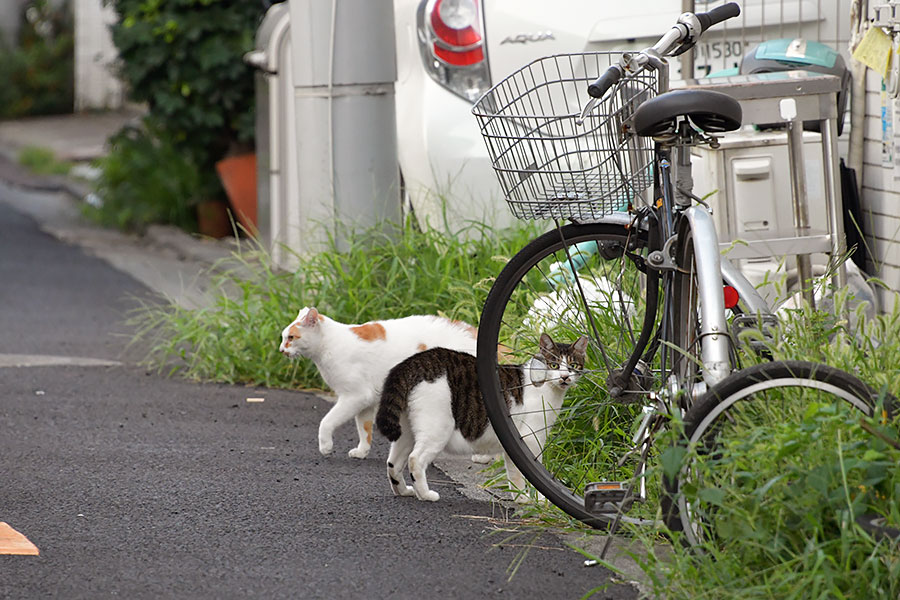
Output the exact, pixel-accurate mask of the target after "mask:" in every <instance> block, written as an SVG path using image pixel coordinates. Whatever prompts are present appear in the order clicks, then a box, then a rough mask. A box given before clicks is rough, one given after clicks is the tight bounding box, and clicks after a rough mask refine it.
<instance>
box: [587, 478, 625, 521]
mask: <svg viewBox="0 0 900 600" xmlns="http://www.w3.org/2000/svg"><path fill="white" fill-rule="evenodd" d="M627 495H628V485H627V484H626V482H623V481H598V482H595V483H589V484H587V485H586V486H585V487H584V508H585V510H587V511H589V512H593V513H608V512H615V511H616V510H617V508H616V505H619V504H621V503H622V501H623V500H625V497H626V496H627ZM607 505H613V506H612V507H609V506H607ZM610 508H612V511H611V510H610Z"/></svg>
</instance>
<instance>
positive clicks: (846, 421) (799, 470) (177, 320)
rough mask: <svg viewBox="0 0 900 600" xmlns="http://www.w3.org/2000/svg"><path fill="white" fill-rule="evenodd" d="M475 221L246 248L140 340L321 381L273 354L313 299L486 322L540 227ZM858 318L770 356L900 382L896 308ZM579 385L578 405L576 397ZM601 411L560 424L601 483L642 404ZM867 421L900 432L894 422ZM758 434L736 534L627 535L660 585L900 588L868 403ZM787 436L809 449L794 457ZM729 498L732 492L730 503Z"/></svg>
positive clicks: (892, 477)
mask: <svg viewBox="0 0 900 600" xmlns="http://www.w3.org/2000/svg"><path fill="white" fill-rule="evenodd" d="M469 233H470V234H471V235H470V236H468V237H466V236H460V237H457V236H447V235H444V234H441V233H439V232H436V231H433V230H428V231H425V232H421V231H418V230H417V228H415V227H413V226H412V225H410V224H406V225H405V226H403V227H402V228H400V229H399V230H398V231H396V232H395V233H393V234H392V235H386V234H384V233H378V232H375V231H372V232H368V233H364V234H359V235H354V236H349V237H348V240H349V241H348V242H346V248H345V249H341V250H339V249H338V247H337V245H336V244H332V247H331V248H330V249H329V250H328V251H327V252H323V253H320V254H316V255H312V256H308V257H297V260H298V262H299V267H298V268H297V269H296V271H294V272H289V273H288V272H283V271H278V270H276V269H274V268H273V267H272V266H271V261H270V260H269V258H268V256H267V255H266V254H265V253H262V252H252V253H245V254H241V255H236V256H235V257H234V258H233V259H232V260H231V261H230V262H229V263H227V264H223V265H219V270H218V271H217V272H218V273H219V274H218V275H217V283H218V285H219V286H220V287H221V288H222V289H223V290H224V289H227V290H229V293H228V294H224V293H223V294H222V295H221V296H220V297H219V298H218V299H217V301H216V303H215V304H214V305H213V306H210V307H208V308H203V309H198V310H185V309H181V308H178V307H177V306H175V305H173V304H162V305H159V304H157V305H147V306H145V307H144V308H142V309H141V310H140V311H139V312H138V313H137V314H136V315H135V323H137V324H138V325H139V327H140V330H141V335H140V336H139V337H138V340H139V341H138V343H141V344H144V345H145V347H146V348H147V349H148V362H149V364H151V365H152V366H154V367H156V368H159V369H164V370H166V371H167V372H177V373H180V374H182V375H185V376H188V377H192V378H196V379H204V380H216V381H222V382H229V383H248V384H256V385H266V386H273V387H286V388H319V387H322V385H323V383H322V381H321V380H320V379H319V377H318V374H317V373H316V371H315V368H314V366H313V365H311V363H309V361H297V362H293V363H292V362H289V361H287V360H285V359H284V358H283V357H282V356H281V355H280V354H279V353H278V352H277V347H278V343H279V341H280V332H281V330H282V328H283V327H284V326H285V325H286V324H287V323H289V322H290V321H291V320H292V319H293V318H294V317H295V315H296V313H297V310H298V309H299V308H301V307H303V306H316V307H318V308H319V310H320V311H321V312H323V313H324V314H326V315H328V316H330V317H332V318H335V319H337V320H339V321H343V322H356V323H359V322H364V321H367V320H371V319H385V318H393V317H401V316H405V315H409V314H442V315H446V316H448V317H451V318H455V319H461V320H464V321H467V322H470V323H473V324H476V323H477V321H478V317H479V314H480V310H481V307H482V305H483V303H484V300H485V297H486V295H487V292H488V290H489V289H490V286H491V284H492V282H493V277H495V276H496V274H497V273H499V271H500V269H501V268H502V266H503V265H504V264H505V262H506V260H507V259H508V258H509V257H510V256H512V255H513V254H514V253H515V252H516V251H517V250H519V249H520V248H521V247H522V246H524V245H525V243H526V242H527V241H528V240H529V239H531V238H532V237H533V236H534V234H535V233H536V229H535V228H533V227H532V228H530V229H529V228H525V229H517V230H510V231H504V232H494V231H491V232H486V231H483V230H482V229H481V227H480V226H479V225H475V224H473V225H472V231H470V232H469ZM466 239H471V240H472V241H465V240H466ZM342 248H344V246H342ZM836 301H837V303H838V311H837V312H836V314H841V311H840V308H841V306H842V305H843V304H842V303H845V302H847V301H848V298H847V297H846V294H841V293H839V294H837V300H836ZM856 322H859V323H860V324H859V325H858V326H855V327H858V329H854V326H851V324H850V322H848V321H845V320H843V319H842V318H838V317H835V316H834V314H832V313H831V312H817V311H811V310H808V309H801V310H797V311H793V312H791V313H790V314H788V315H787V316H786V318H785V319H784V320H783V322H782V323H781V325H780V326H779V329H778V332H777V335H776V336H775V342H774V343H773V344H772V346H771V348H770V350H771V353H772V355H773V358H775V359H803V360H814V361H820V362H825V363H827V364H830V365H832V366H835V367H838V368H841V369H844V370H846V371H849V372H851V373H854V374H856V375H857V376H859V377H860V378H861V379H863V380H864V381H866V382H868V383H869V384H870V385H872V386H874V387H875V388H876V389H882V390H888V391H891V392H893V393H895V394H896V393H897V392H898V390H900V310H894V311H892V312H890V313H888V314H884V315H880V316H878V317H876V318H875V319H873V320H871V321H868V322H866V321H864V320H859V321H854V323H856ZM741 359H742V362H743V364H744V365H745V366H746V365H748V364H751V363H753V362H757V361H759V360H761V359H760V358H759V357H757V356H756V355H754V354H751V353H742V356H741ZM580 391H582V390H580V389H576V392H580ZM576 392H573V393H572V394H573V398H572V401H573V402H578V401H579V400H580V397H579V396H578V394H577V393H576ZM604 410H606V412H603V413H598V412H596V411H594V412H593V413H591V412H585V418H584V419H582V420H581V425H580V426H581V429H580V430H574V429H573V430H571V431H567V432H566V435H565V436H560V440H562V444H563V445H562V446H561V448H563V450H561V452H562V453H563V454H565V455H566V456H565V457H564V459H565V460H567V461H568V465H567V468H569V469H571V470H572V472H573V474H572V479H573V480H580V479H585V480H596V478H597V477H598V474H597V473H596V472H594V471H596V469H597V466H598V465H599V464H602V463H604V462H608V460H611V459H607V458H605V457H607V456H608V455H610V454H616V453H618V452H620V450H621V447H618V448H617V447H615V446H620V444H619V442H616V443H612V442H611V441H604V440H607V438H609V440H622V439H627V438H628V436H629V434H630V432H631V431H632V429H633V427H634V424H635V420H636V418H638V417H639V414H640V410H639V406H637V405H633V406H618V405H608V406H605V407H604ZM570 422H574V420H571V421H570ZM869 426H874V427H876V428H878V429H879V431H881V432H882V433H883V434H884V435H885V436H886V437H887V438H888V439H889V440H894V441H896V440H897V437H898V435H897V429H896V427H893V426H887V427H886V426H884V425H883V424H881V423H878V422H874V423H871V424H870V425H869ZM753 435H755V436H756V437H753V436H751V435H750V434H749V433H748V435H747V436H746V439H742V442H744V445H743V446H742V447H741V452H742V456H744V459H745V460H746V461H747V464H749V465H753V468H752V469H745V471H746V472H751V471H753V472H757V473H759V474H760V475H759V477H757V478H755V479H754V478H753V477H750V478H747V477H741V478H738V479H737V480H736V481H735V486H740V487H735V488H734V489H733V490H726V493H725V494H724V496H725V498H726V500H725V501H724V503H723V505H722V507H721V511H722V513H721V514H723V515H727V516H728V519H727V522H728V525H727V532H728V535H727V536H726V537H725V538H724V541H723V539H717V540H716V541H715V542H714V543H712V542H711V543H709V544H708V545H707V546H706V547H705V548H704V549H703V550H702V551H697V550H690V549H687V548H684V547H682V545H681V544H679V543H673V544H670V543H669V540H670V538H669V537H668V536H667V535H666V532H665V531H658V530H651V529H626V530H624V531H623V532H622V533H623V534H625V535H630V536H633V537H634V538H635V539H636V540H638V541H639V542H641V543H642V545H643V548H644V551H643V552H642V553H638V554H637V555H635V559H636V560H637V561H638V563H639V564H640V565H641V566H642V568H643V569H644V571H645V573H646V575H647V578H648V579H649V581H650V587H651V589H652V592H653V593H654V594H655V595H656V596H658V597H665V598H710V599H719V598H778V599H780V598H897V597H900V549H898V548H900V546H898V544H897V542H893V543H890V542H886V541H883V540H878V539H875V538H873V537H872V536H871V535H870V534H869V533H867V532H866V531H864V530H863V529H861V528H860V527H858V526H857V525H856V524H855V522H854V520H853V517H855V516H856V515H858V514H859V512H860V511H861V510H863V509H865V510H867V511H874V512H877V513H879V514H882V515H884V516H885V517H886V518H887V521H888V522H889V523H891V524H893V525H894V526H897V525H900V512H898V511H900V509H898V507H897V499H898V498H900V468H898V465H900V450H897V449H896V448H895V447H894V446H892V445H891V443H890V442H886V441H884V440H881V439H879V438H877V437H875V436H873V435H871V434H870V433H868V432H867V431H865V430H863V429H862V426H861V425H860V423H859V416H858V414H850V413H847V412H844V411H829V410H809V411H805V412H804V414H802V415H801V414H798V415H797V416H796V417H795V418H792V419H784V418H782V419H780V420H778V422H777V423H774V424H771V425H770V426H769V428H768V429H766V430H765V431H762V432H755V433H754V434H753ZM788 439H801V440H802V445H800V446H791V445H790V443H788V442H787V441H786V440H788ZM598 440H599V441H598ZM659 442H660V444H664V443H665V442H666V440H664V439H662V440H659ZM792 443H793V442H792ZM660 448H661V449H663V448H664V447H663V446H662V445H661V446H660ZM786 448H787V449H790V448H794V449H795V450H797V451H796V452H795V453H794V454H793V455H792V454H791V452H788V451H787V450H786ZM574 454H577V455H574ZM663 454H664V452H663ZM662 459H663V460H660V461H656V462H659V463H662V462H664V461H665V456H663V457H662ZM794 459H796V460H794ZM810 459H814V465H813V467H810V466H809V465H810V464H811V463H810V462H809V460H810ZM551 460H552V458H551ZM492 468H493V478H492V482H493V483H494V484H495V485H496V486H498V487H502V486H503V485H504V483H505V478H504V477H502V469H501V468H500V467H499V464H494V465H493V467H492ZM661 469H662V467H661V466H658V465H656V466H654V468H652V469H651V472H650V477H652V478H654V480H658V478H659V477H660V474H661ZM580 470H581V471H584V473H579V471H580ZM764 473H768V474H771V473H783V474H784V478H783V479H784V481H783V482H781V483H779V482H772V481H771V480H772V477H766V476H765V475H762V474H764ZM651 487H653V486H651ZM754 494H756V496H754ZM730 497H733V498H734V500H733V501H732V503H731V504H728V499H729V498H730ZM748 497H750V498H753V497H760V498H762V497H765V502H762V501H760V502H756V501H752V502H749V503H748V502H747V498H748ZM655 509H656V505H655V503H654V502H650V503H648V504H647V505H645V506H643V507H641V509H640V510H641V511H642V513H646V512H647V511H649V512H650V513H651V514H650V516H653V515H652V512H653V511H654V510H655ZM522 514H524V515H525V516H526V517H527V519H526V520H525V521H524V522H523V523H524V524H523V525H522V527H523V532H524V533H523V535H526V534H527V530H528V528H535V527H536V528H539V529H540V528H548V527H550V528H560V529H568V530H571V529H578V528H580V527H581V526H580V525H579V524H578V523H575V522H573V521H572V520H571V519H569V518H567V517H565V516H564V515H562V514H561V513H560V512H559V511H557V510H555V508H553V507H546V506H531V507H528V508H527V509H526V510H525V511H524V513H522ZM582 530H583V528H582ZM585 533H586V534H590V532H585ZM675 539H677V535H676V536H675ZM660 544H662V546H663V547H665V552H663V553H661V552H660V551H659V548H660ZM516 568H517V565H516Z"/></svg>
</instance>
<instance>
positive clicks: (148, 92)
mask: <svg viewBox="0 0 900 600" xmlns="http://www.w3.org/2000/svg"><path fill="white" fill-rule="evenodd" d="M108 2H109V3H110V4H111V5H112V6H113V7H114V9H115V11H116V13H117V15H118V20H117V22H116V23H115V24H114V25H113V27H112V37H113V41H114V43H115V45H116V47H117V48H118V50H119V56H120V58H121V75H122V77H123V78H124V80H125V81H127V82H128V84H129V88H130V94H131V96H132V98H133V99H134V100H137V101H141V102H146V103H147V104H148V105H149V107H150V113H151V114H152V115H153V117H154V119H155V120H156V122H157V123H159V125H160V126H161V127H162V128H164V129H165V130H167V131H168V132H170V134H171V135H172V137H173V140H174V141H175V142H176V143H177V144H178V145H179V146H181V147H182V148H184V149H186V150H187V151H189V152H191V154H192V155H193V160H195V161H196V162H197V163H198V164H199V165H201V166H203V167H210V166H211V165H212V163H214V162H215V161H217V160H219V159H220V158H222V156H224V154H225V153H226V151H227V150H228V149H229V146H230V145H232V144H233V143H244V144H249V143H251V142H252V140H253V127H254V116H253V107H254V87H253V86H254V79H253V72H252V69H251V68H250V67H249V66H247V65H245V64H244V62H243V60H242V56H243V54H244V53H245V52H247V51H249V50H252V49H253V42H254V36H255V32H256V27H257V25H258V23H259V20H260V18H261V16H262V14H263V5H262V3H260V2H249V1H246V0H108Z"/></svg>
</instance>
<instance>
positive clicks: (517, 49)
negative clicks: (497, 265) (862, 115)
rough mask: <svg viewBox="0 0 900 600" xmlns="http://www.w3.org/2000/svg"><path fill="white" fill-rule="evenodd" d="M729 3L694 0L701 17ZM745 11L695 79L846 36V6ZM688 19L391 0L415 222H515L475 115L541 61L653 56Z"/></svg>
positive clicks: (665, 2) (761, 0) (560, 5)
mask: <svg viewBox="0 0 900 600" xmlns="http://www.w3.org/2000/svg"><path fill="white" fill-rule="evenodd" d="M722 3H723V0H696V2H695V11H696V12H701V11H707V10H710V9H712V8H714V7H715V6H718V5H720V4H722ZM739 4H741V6H742V9H743V14H742V16H741V17H738V18H737V19H735V20H734V21H733V22H731V23H729V24H725V25H720V26H718V27H717V28H716V29H715V30H713V31H710V32H709V33H708V34H707V35H706V36H705V37H704V39H703V40H702V43H701V44H700V45H699V47H698V52H697V58H696V64H695V73H696V74H697V75H698V76H702V75H706V74H709V73H710V72H711V71H718V70H721V69H726V68H731V67H735V66H737V64H738V62H739V61H740V59H741V57H742V56H743V54H744V53H745V51H746V50H747V49H749V46H750V45H751V44H752V43H755V42H757V41H759V40H761V39H769V38H777V37H785V36H790V35H797V36H800V35H803V36H806V37H808V38H809V39H822V41H826V40H829V41H830V40H832V39H835V40H838V39H842V38H841V37H840V36H841V35H844V36H845V35H847V33H848V32H845V31H843V30H844V29H849V25H848V23H847V22H846V15H847V14H849V0H839V1H838V2H828V3H825V4H827V6H821V4H822V3H821V2H817V1H816V0H739ZM845 8H846V10H845ZM819 9H821V12H819ZM681 12H682V0H641V1H640V2H597V1H596V0H592V1H589V0H561V1H557V2H547V1H545V0H396V1H395V3H394V18H395V25H396V36H397V84H396V105H397V115H398V119H397V121H398V123H397V126H398V147H399V158H400V167H401V171H402V175H403V179H404V183H405V186H406V191H407V197H408V200H409V202H410V203H411V205H412V208H413V209H414V211H415V214H416V216H417V217H418V219H419V220H420V222H423V223H424V222H425V221H427V222H428V224H429V226H431V227H436V228H440V229H447V230H450V231H457V230H459V229H461V228H463V227H465V224H466V222H467V221H478V222H485V223H489V224H491V225H494V226H503V225H507V224H510V223H512V222H513V221H514V219H513V217H512V216H511V214H510V213H509V211H508V209H507V207H506V204H505V202H504V200H503V196H502V193H501V191H500V187H499V185H498V183H497V181H496V178H495V176H494V174H493V172H492V170H491V166H490V163H489V160H488V158H487V153H486V149H485V145H484V142H483V141H482V139H481V136H480V134H479V132H478V128H477V126H476V121H475V118H474V117H473V116H472V114H471V107H472V104H473V103H474V102H475V101H476V100H477V99H478V98H479V97H480V96H481V95H482V94H483V93H484V92H485V91H487V90H488V89H489V88H490V86H491V85H492V84H494V83H497V82H499V81H501V80H502V79H503V78H504V77H506V76H507V75H509V74H510V73H512V72H513V71H515V70H516V69H518V68H520V67H521V66H523V65H525V64H527V63H528V62H530V61H532V60H534V59H536V58H539V57H541V56H546V55H550V54H557V53H572V52H585V51H596V50H626V49H635V48H643V47H646V46H648V45H649V44H651V43H653V42H654V41H655V40H656V39H657V38H658V37H659V36H660V35H662V34H663V33H664V32H665V31H666V30H667V29H668V28H669V27H670V26H671V25H672V24H673V23H674V22H675V20H676V19H677V17H678V15H679V14H680V13H681ZM678 68H679V62H678V61H677V60H675V61H673V65H672V70H671V71H672V72H671V77H672V78H673V79H675V78H678V77H680V74H679V72H678Z"/></svg>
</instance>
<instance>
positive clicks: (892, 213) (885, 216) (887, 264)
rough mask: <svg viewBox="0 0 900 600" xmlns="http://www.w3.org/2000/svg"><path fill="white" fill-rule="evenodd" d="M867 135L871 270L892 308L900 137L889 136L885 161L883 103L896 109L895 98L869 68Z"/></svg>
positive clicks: (898, 272)
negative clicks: (883, 286)
mask: <svg viewBox="0 0 900 600" xmlns="http://www.w3.org/2000/svg"><path fill="white" fill-rule="evenodd" d="M866 73H867V75H866V136H865V150H864V161H865V162H864V166H863V177H862V192H861V204H862V207H863V215H864V216H863V219H864V224H863V231H864V232H865V233H866V237H867V239H868V243H869V248H868V249H869V253H870V258H869V260H870V269H869V270H870V273H871V274H873V275H875V276H876V277H879V278H880V279H882V280H883V281H884V283H885V284H886V285H887V287H888V288H889V289H882V290H880V291H879V294H880V296H881V298H882V304H883V308H885V309H888V310H889V309H890V308H891V307H892V306H893V305H894V303H895V302H896V299H895V298H896V294H895V292H896V291H897V290H900V165H898V161H900V158H898V157H897V153H898V148H897V144H898V139H897V138H894V137H891V139H890V140H889V142H890V146H892V148H891V152H893V154H894V156H893V161H891V162H889V163H885V160H886V157H885V155H884V153H883V149H882V146H883V144H882V131H883V129H882V106H886V107H887V108H888V109H891V110H893V108H894V105H895V104H896V101H895V100H892V99H889V98H884V99H883V97H882V91H881V81H882V80H881V76H880V75H878V74H876V73H875V72H874V71H872V70H871V69H867V70H866ZM890 118H891V120H892V121H894V123H893V129H894V131H895V132H900V123H897V122H896V121H897V119H898V118H900V115H897V114H893V115H891V117H890Z"/></svg>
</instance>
